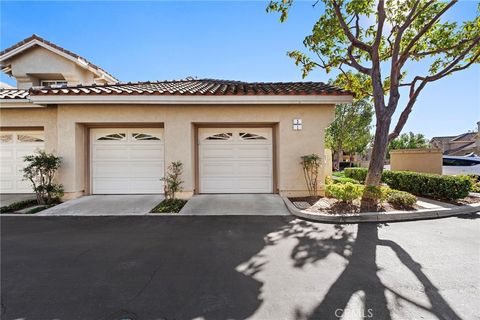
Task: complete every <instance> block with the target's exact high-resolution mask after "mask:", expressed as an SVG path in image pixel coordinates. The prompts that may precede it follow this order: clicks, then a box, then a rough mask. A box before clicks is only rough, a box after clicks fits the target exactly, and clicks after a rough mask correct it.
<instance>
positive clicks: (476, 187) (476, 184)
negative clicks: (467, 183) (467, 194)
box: [470, 182, 480, 193]
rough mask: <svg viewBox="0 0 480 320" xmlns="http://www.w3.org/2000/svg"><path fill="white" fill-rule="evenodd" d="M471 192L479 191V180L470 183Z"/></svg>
mask: <svg viewBox="0 0 480 320" xmlns="http://www.w3.org/2000/svg"><path fill="white" fill-rule="evenodd" d="M470 191H471V192H475V193H480V182H476V183H472V188H470Z"/></svg>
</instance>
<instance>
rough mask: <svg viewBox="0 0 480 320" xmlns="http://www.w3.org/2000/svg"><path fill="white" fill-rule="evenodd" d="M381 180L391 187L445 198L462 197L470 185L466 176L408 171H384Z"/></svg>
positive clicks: (466, 193)
mask: <svg viewBox="0 0 480 320" xmlns="http://www.w3.org/2000/svg"><path fill="white" fill-rule="evenodd" d="M382 181H384V182H385V183H386V184H388V185H389V186H390V187H391V188H393V189H397V190H401V191H407V192H410V193H413V194H416V195H419V196H427V197H432V198H437V199H446V200H455V199H460V198H464V197H466V196H468V193H469V191H470V188H471V187H472V181H471V180H470V178H469V177H467V176H442V175H438V174H427V173H418V172H410V171H384V172H383V175H382Z"/></svg>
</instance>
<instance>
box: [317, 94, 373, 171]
mask: <svg viewBox="0 0 480 320" xmlns="http://www.w3.org/2000/svg"><path fill="white" fill-rule="evenodd" d="M372 116H373V109H372V106H371V105H370V103H368V101H366V99H362V100H356V101H354V103H352V104H339V105H337V106H336V107H335V120H334V121H333V122H332V124H331V125H330V126H329V127H328V128H327V132H326V144H327V146H328V147H329V148H330V149H332V150H334V151H335V153H336V155H337V157H336V158H335V167H336V168H340V161H342V160H341V158H342V155H343V152H344V151H346V152H348V153H355V152H362V151H365V148H366V147H367V145H368V143H369V142H370V140H371V134H370V123H371V121H372Z"/></svg>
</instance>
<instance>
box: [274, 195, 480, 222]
mask: <svg viewBox="0 0 480 320" xmlns="http://www.w3.org/2000/svg"><path fill="white" fill-rule="evenodd" d="M282 199H283V201H284V202H285V205H286V206H287V208H288V210H289V211H290V212H291V213H292V214H293V215H294V216H297V217H300V218H303V219H307V220H311V221H318V222H330V223H362V222H400V221H412V220H426V219H438V218H446V217H451V216H457V215H464V214H471V213H475V212H480V203H476V204H473V205H464V206H459V207H456V208H452V209H424V210H418V211H413V212H408V211H391V212H364V213H352V214H349V215H335V214H322V213H317V214H314V213H310V212H308V211H305V210H300V209H298V208H297V207H295V205H294V204H293V203H292V202H291V201H290V200H289V199H288V198H287V197H284V196H282Z"/></svg>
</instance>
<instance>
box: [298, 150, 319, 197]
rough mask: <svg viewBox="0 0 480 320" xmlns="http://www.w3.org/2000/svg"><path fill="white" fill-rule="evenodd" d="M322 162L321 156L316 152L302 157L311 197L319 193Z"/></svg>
mask: <svg viewBox="0 0 480 320" xmlns="http://www.w3.org/2000/svg"><path fill="white" fill-rule="evenodd" d="M320 162H321V158H320V156H319V155H317V154H314V153H312V154H309V155H306V156H303V157H302V162H301V165H302V169H303V175H304V177H305V182H306V183H307V189H308V194H309V195H310V197H316V196H317V194H318V193H317V186H318V172H319V168H320Z"/></svg>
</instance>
